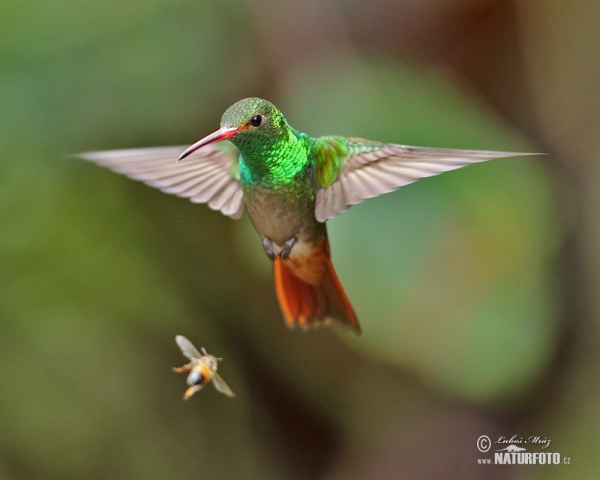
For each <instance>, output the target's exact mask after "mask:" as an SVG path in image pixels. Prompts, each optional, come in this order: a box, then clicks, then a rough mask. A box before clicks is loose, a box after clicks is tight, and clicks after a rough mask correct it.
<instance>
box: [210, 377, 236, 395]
mask: <svg viewBox="0 0 600 480" xmlns="http://www.w3.org/2000/svg"><path fill="white" fill-rule="evenodd" d="M212 381H213V385H214V386H215V388H216V389H217V390H218V391H219V392H221V393H222V394H224V395H227V396H228V397H235V393H233V391H232V390H231V388H229V385H227V384H226V383H225V380H223V379H222V378H221V376H220V375H219V374H218V373H217V372H214V373H213V377H212Z"/></svg>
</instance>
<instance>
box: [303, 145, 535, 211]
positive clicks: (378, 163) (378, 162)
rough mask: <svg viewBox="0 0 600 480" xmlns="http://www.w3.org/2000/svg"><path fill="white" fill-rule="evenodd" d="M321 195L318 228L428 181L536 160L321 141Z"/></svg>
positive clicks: (479, 152) (483, 152)
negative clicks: (484, 165) (479, 166)
mask: <svg viewBox="0 0 600 480" xmlns="http://www.w3.org/2000/svg"><path fill="white" fill-rule="evenodd" d="M313 148H314V149H315V164H316V168H317V176H318V179H319V182H320V184H321V189H320V190H319V191H318V192H317V205H316V208H315V216H316V218H317V220H318V221H319V222H324V221H326V220H329V219H330V218H333V217H335V216H337V215H339V214H340V213H342V212H344V211H346V210H348V208H350V206H352V205H355V204H357V203H360V202H362V201H363V200H366V199H367V198H372V197H376V196H378V195H382V194H384V193H388V192H391V191H393V190H396V189H398V188H400V187H403V186H404V185H408V184H409V183H413V182H415V181H417V180H419V179H420V178H424V177H431V176H433V175H438V174H440V173H444V172H448V171H450V170H454V169H457V168H460V167H464V166H465V165H469V164H471V163H476V162H484V161H486V160H491V159H492V158H502V157H516V156H521V155H537V154H531V153H517V152H496V151H489V150H456V149H452V148H427V147H409V146H406V145H396V144H393V143H380V142H374V141H370V140H363V139H362V138H346V137H321V138H318V139H317V141H316V142H315V145H314V147H313Z"/></svg>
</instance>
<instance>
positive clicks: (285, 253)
mask: <svg viewBox="0 0 600 480" xmlns="http://www.w3.org/2000/svg"><path fill="white" fill-rule="evenodd" d="M297 241H298V237H297V236H296V235H294V236H293V237H291V238H290V239H288V241H287V242H285V243H284V244H283V247H281V251H280V252H279V258H281V259H282V260H287V259H288V258H290V253H292V248H294V245H296V242H297Z"/></svg>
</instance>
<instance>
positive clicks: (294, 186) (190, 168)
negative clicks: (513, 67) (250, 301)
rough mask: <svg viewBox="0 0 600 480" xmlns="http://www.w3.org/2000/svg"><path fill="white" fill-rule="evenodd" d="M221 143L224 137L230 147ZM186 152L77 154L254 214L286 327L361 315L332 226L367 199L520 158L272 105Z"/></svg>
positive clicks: (246, 107) (255, 108)
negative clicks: (329, 128)
mask: <svg viewBox="0 0 600 480" xmlns="http://www.w3.org/2000/svg"><path fill="white" fill-rule="evenodd" d="M224 140H228V141H227V142H225V141H224ZM183 149H184V147H158V148H141V149H125V150H108V151H99V152H88V153H83V154H80V155H79V156H80V157H82V158H84V159H86V160H89V161H92V162H95V163H97V164H99V165H101V166H104V167H108V168H110V169H112V170H114V171H116V172H119V173H122V174H124V175H126V176H128V177H130V178H133V179H135V180H140V181H142V182H144V183H146V184H148V185H151V186H153V187H156V188H159V189H160V190H162V191H164V192H166V193H170V194H175V195H178V196H180V197H186V198H189V199H190V200H191V201H192V202H194V203H207V204H208V206H209V207H210V208H211V209H213V210H218V211H220V212H221V213H223V214H225V215H227V216H229V217H231V218H233V219H239V218H240V217H241V216H242V214H243V212H244V210H245V209H246V210H247V211H248V215H249V216H250V220H251V221H252V223H253V225H254V227H255V229H256V231H257V232H258V234H259V235H260V237H261V239H262V246H263V249H264V252H265V254H266V255H267V257H268V258H269V259H270V260H272V262H273V275H274V283H275V291H276V296H277V300H278V303H279V306H280V308H281V311H282V314H283V317H284V319H285V322H286V324H287V325H288V326H289V327H292V328H293V327H300V328H302V329H307V328H309V327H316V326H320V325H325V324H329V323H331V322H332V321H333V320H335V321H338V322H341V323H342V324H344V325H346V326H348V327H350V328H351V329H353V330H354V331H356V332H357V333H360V326H359V323H358V319H357V316H356V313H355V312H354V309H353V307H352V304H351V303H350V300H349V299H348V296H347V295H346V293H345V291H344V288H343V287H342V284H341V282H340V280H339V278H338V276H337V274H336V272H335V270H334V268H333V265H332V263H331V255H330V249H329V241H328V238H327V229H326V222H327V220H329V219H331V218H334V217H335V216H337V215H339V214H340V213H342V212H344V211H346V210H347V209H348V208H349V207H350V206H352V205H355V204H357V203H359V202H362V201H363V200H365V199H367V198H371V197H376V196H378V195H382V194H384V193H388V192H391V191H393V190H396V189H398V188H400V187H402V186H404V185H408V184H410V183H412V182H415V181H416V180H418V179H420V178H424V177H430V176H433V175H437V174H440V173H443V172H447V171H449V170H454V169H457V168H460V167H463V166H465V165H468V164H471V163H476V162H483V161H486V160H490V159H494V158H502V157H513V156H521V155H528V154H526V153H517V152H500V151H484V150H456V149H448V148H427V147H411V146H406V145H399V144H394V143H382V142H377V141H372V140H365V139H363V138H358V137H343V136H331V135H329V136H323V137H317V138H313V137H310V136H309V135H307V134H305V133H302V132H300V131H298V130H296V129H294V128H292V127H291V126H290V125H289V124H288V122H287V120H286V119H285V117H284V116H283V114H282V113H281V112H280V111H279V110H278V109H277V108H276V107H275V106H274V105H273V104H272V103H270V102H268V101H267V100H263V99H260V98H246V99H243V100H240V101H238V102H237V103H235V104H233V105H232V106H231V107H229V108H228V109H227V110H226V111H225V113H224V114H223V117H222V118H221V128H219V129H218V130H216V131H215V132H214V133H211V134H210V135H207V136H206V137H204V138H202V139H201V140H199V141H197V142H196V143H194V144H193V145H191V146H190V147H188V148H187V149H185V150H184V151H183V152H182V153H180V152H181V151H182V150H183Z"/></svg>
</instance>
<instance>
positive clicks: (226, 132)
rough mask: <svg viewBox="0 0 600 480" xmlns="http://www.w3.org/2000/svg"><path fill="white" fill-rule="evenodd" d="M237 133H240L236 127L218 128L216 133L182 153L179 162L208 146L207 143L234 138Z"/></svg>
mask: <svg viewBox="0 0 600 480" xmlns="http://www.w3.org/2000/svg"><path fill="white" fill-rule="evenodd" d="M239 131H240V129H239V128H238V127H232V128H225V127H222V128H219V129H218V130H217V131H216V132H213V133H211V134H210V135H207V136H206V137H204V138H203V139H202V140H198V141H197V142H196V143H194V144H193V145H192V146H191V147H189V148H187V149H186V151H185V152H183V153H182V154H181V155H180V156H179V160H183V159H184V158H185V157H187V156H188V155H191V154H192V153H194V152H195V151H196V150H198V149H199V148H202V147H204V146H205V145H208V144H209V143H214V142H219V141H221V140H226V139H228V138H231V137H235V136H236V135H237V133H238V132H239ZM179 160H177V161H179Z"/></svg>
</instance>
